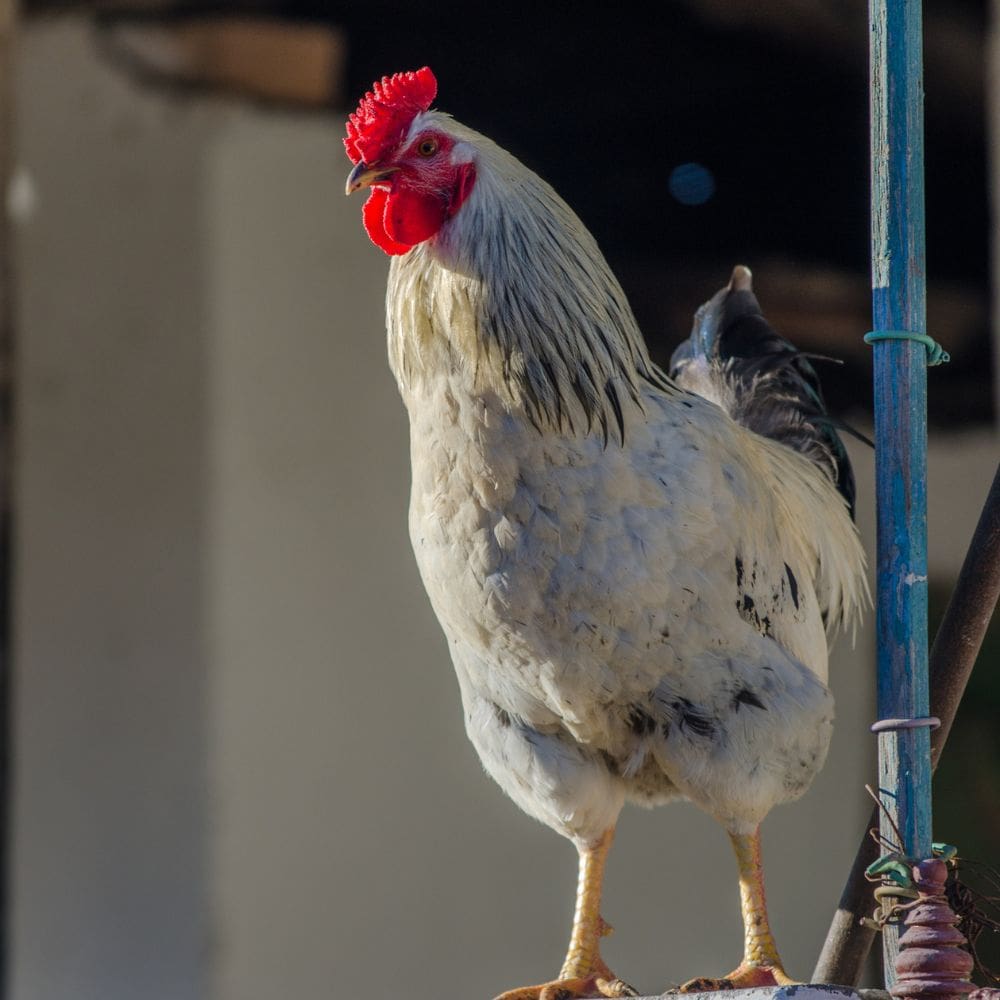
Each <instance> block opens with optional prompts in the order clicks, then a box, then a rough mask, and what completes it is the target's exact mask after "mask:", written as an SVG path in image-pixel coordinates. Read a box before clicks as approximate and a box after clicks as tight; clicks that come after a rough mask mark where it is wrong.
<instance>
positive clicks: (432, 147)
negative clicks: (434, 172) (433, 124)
mask: <svg viewBox="0 0 1000 1000" xmlns="http://www.w3.org/2000/svg"><path fill="white" fill-rule="evenodd" d="M437 151H438V141H437V139H424V141H423V142H422V143H420V145H419V146H418V147H417V152H418V153H420V155H421V156H433V155H434V154H435V153H436V152H437Z"/></svg>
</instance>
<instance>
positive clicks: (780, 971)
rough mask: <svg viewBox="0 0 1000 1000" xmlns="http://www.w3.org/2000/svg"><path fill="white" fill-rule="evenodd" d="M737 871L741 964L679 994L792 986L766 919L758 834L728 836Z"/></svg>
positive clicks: (689, 984) (693, 983)
mask: <svg viewBox="0 0 1000 1000" xmlns="http://www.w3.org/2000/svg"><path fill="white" fill-rule="evenodd" d="M729 839H730V840H731V841H732V844H733V850H734V851H735V852H736V863H737V865H739V870H740V904H741V907H742V910H743V941H744V944H743V961H742V962H740V964H739V965H738V966H737V967H736V968H735V969H733V971H732V972H730V973H729V975H728V976H725V977H723V978H722V979H711V978H700V979H692V980H690V981H689V982H686V983H685V984H684V985H683V986H682V987H681V988H680V991H681V992H682V993H698V992H701V991H703V990H732V989H745V988H747V987H751V986H788V985H790V984H791V983H794V982H795V980H794V979H791V978H790V977H789V976H788V974H787V973H786V972H785V970H784V968H783V967H782V965H781V959H780V958H779V957H778V949H777V947H776V946H775V943H774V935H772V934H771V925H770V923H769V922H768V919H767V901H766V900H765V898H764V871H763V868H762V867H761V862H760V830H759V829H757V830H754V832H753V833H730V834H729Z"/></svg>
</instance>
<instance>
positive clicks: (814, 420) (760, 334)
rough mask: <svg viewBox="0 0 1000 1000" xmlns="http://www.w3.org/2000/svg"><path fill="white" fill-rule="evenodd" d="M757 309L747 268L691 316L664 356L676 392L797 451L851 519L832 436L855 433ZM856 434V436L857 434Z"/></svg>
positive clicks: (846, 477) (846, 480)
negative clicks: (686, 333)
mask: <svg viewBox="0 0 1000 1000" xmlns="http://www.w3.org/2000/svg"><path fill="white" fill-rule="evenodd" d="M808 358H809V356H808V355H805V354H802V353H801V352H800V351H798V350H797V349H796V348H795V347H793V346H792V344H790V343H789V342H788V341H787V340H785V339H784V338H783V337H781V336H779V335H778V334H777V333H776V332H775V331H774V329H773V328H772V327H771V326H770V324H769V323H768V322H767V320H766V319H764V317H763V315H762V314H761V311H760V305H759V304H758V302H757V297H756V296H755V295H754V293H753V287H752V284H751V274H750V269H749V268H747V267H744V266H743V265H737V266H736V267H735V268H734V269H733V275H732V277H731V278H730V280H729V284H728V285H726V287H725V288H722V289H720V290H719V291H718V292H716V293H715V295H713V296H712V298H711V299H709V300H708V302H706V303H705V304H704V305H703V306H701V307H700V308H699V309H698V311H697V312H696V313H695V317H694V326H693V328H692V330H691V336H690V337H688V339H687V340H685V341H684V342H683V343H682V344H681V345H680V346H679V347H678V348H677V350H676V351H674V355H673V357H672V358H671V359H670V376H671V378H672V379H673V380H674V381H675V382H676V383H677V384H678V385H679V386H680V387H681V388H683V389H688V390H690V391H691V392H696V393H698V394H699V395H700V396H704V397H705V398H707V399H710V400H712V401H713V402H714V403H718V404H719V405H720V406H721V407H722V408H723V409H724V410H726V412H727V413H728V414H729V415H730V416H731V417H732V418H733V419H734V420H735V421H737V423H740V424H742V425H743V426H744V427H747V428H749V429H750V430H752V431H755V432H756V433H757V434H761V435H763V436H764V437H767V438H771V439H772V440H774V441H780V442H781V443H782V444H784V445H786V446H787V447H789V448H792V449H794V450H795V451H798V452H800V453H801V454H803V455H805V456H806V457H807V458H809V459H810V460H811V461H812V462H814V463H815V464H816V465H817V466H819V467H820V468H821V469H823V471H824V472H825V473H826V474H827V475H828V476H829V477H830V480H831V482H833V483H834V484H835V485H836V487H837V489H838V490H839V491H840V493H841V494H842V495H843V497H844V499H845V500H846V501H847V504H848V506H849V507H850V510H851V516H852V517H853V516H854V473H853V472H852V471H851V463H850V460H849V459H848V457H847V451H846V450H845V448H844V443H843V442H842V441H841V440H840V436H839V434H838V433H837V431H838V429H839V430H846V431H847V432H848V433H852V434H853V433H855V432H854V431H852V430H851V429H850V428H849V427H846V426H845V425H844V424H842V423H841V422H839V421H837V420H836V419H835V418H833V417H831V416H830V415H829V414H828V413H827V411H826V405H825V403H824V402H823V393H822V390H821V389H820V384H819V377H818V376H817V374H816V371H815V369H814V368H813V366H812V365H811V364H810V363H809V359H808ZM858 436H860V435H858Z"/></svg>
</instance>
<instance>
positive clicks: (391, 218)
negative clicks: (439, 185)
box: [385, 184, 448, 247]
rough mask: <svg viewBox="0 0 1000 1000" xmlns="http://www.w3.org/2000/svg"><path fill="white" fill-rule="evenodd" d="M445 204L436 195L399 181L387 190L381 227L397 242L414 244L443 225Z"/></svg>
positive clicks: (429, 235) (420, 241) (422, 240)
mask: <svg viewBox="0 0 1000 1000" xmlns="http://www.w3.org/2000/svg"><path fill="white" fill-rule="evenodd" d="M447 208H448V206H447V205H446V204H445V203H444V202H443V201H442V200H441V198H440V197H439V196H437V195H435V194H428V193H425V192H418V191H413V190H411V189H409V188H406V187H404V186H403V185H402V184H401V185H400V186H399V187H398V188H397V189H396V190H395V191H390V192H389V199H388V202H387V203H386V207H385V231H386V233H388V234H389V238H390V239H392V240H395V241H396V242H397V243H405V244H407V245H408V246H411V247H412V246H416V245H417V244H418V243H423V242H424V240H429V239H430V238H431V237H432V236H433V235H434V234H435V233H436V232H437V231H438V230H439V229H440V228H441V227H442V226H443V225H444V223H445V221H446V220H447V218H448V215H447Z"/></svg>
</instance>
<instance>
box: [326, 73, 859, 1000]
mask: <svg viewBox="0 0 1000 1000" xmlns="http://www.w3.org/2000/svg"><path fill="white" fill-rule="evenodd" d="M436 92H437V83H436V81H435V78H434V75H433V74H432V73H431V71H430V69H428V68H426V67H425V68H423V69H420V70H417V71H416V72H410V73H397V74H396V75H395V76H392V77H385V78H383V79H382V80H381V81H379V82H376V83H375V84H374V86H373V89H372V90H371V91H370V92H369V93H368V94H366V95H365V97H364V98H363V99H362V100H361V103H360V105H359V107H358V109H357V111H356V112H354V113H353V114H352V115H351V116H350V118H349V121H348V125H347V136H346V139H345V140H344V142H345V147H346V150H347V153H348V156H349V157H350V159H351V161H352V162H353V164H354V169H353V170H351V172H350V176H349V177H348V179H347V193H348V194H350V193H352V192H354V191H358V190H361V189H364V188H367V189H369V194H368V199H367V201H366V202H365V204H364V209H363V221H364V226H365V228H366V230H367V232H368V235H369V237H370V238H371V240H372V241H373V242H374V243H375V245H376V246H378V247H380V248H381V249H382V250H384V251H385V252H386V253H387V254H389V255H390V256H391V257H392V263H391V267H390V270H389V281H388V294H387V307H386V314H387V326H388V349H389V361H390V365H391V368H392V371H393V374H394V375H395V377H396V380H397V382H398V384H399V389H400V392H401V394H402V397H403V400H404V402H405V405H406V408H407V410H408V411H409V417H410V430H411V456H412V473H413V481H412V493H411V499H410V536H411V539H412V543H413V548H414V551H415V554H416V558H417V563H418V565H419V568H420V573H421V576H422V578H423V582H424V585H425V587H426V589H427V593H428V595H429V597H430V600H431V603H432V605H433V607H434V611H435V612H436V614H437V617H438V619H439V620H440V623H441V626H442V628H443V630H444V632H445V635H446V637H447V639H448V642H449V646H450V649H451V655H452V659H453V662H454V667H455V671H456V673H457V675H458V682H459V686H460V688H461V694H462V704H463V707H464V711H465V724H466V730H467V732H468V735H469V738H470V740H471V741H472V743H473V745H474V746H475V748H476V750H477V751H478V753H479V756H480V758H481V760H482V763H483V765H484V767H485V769H486V771H487V772H488V773H489V774H490V775H491V776H492V777H493V778H494V779H495V780H496V781H497V782H498V783H499V784H500V786H501V787H502V788H503V789H504V791H506V792H507V794H508V795H509V796H510V797H511V798H512V799H513V800H514V801H515V802H516V803H517V804H518V805H519V806H520V807H521V808H522V809H523V810H525V812H527V813H529V814H530V815H532V816H534V817H536V818H537V819H539V820H541V821H542V822H543V823H545V824H547V825H548V826H550V827H551V828H552V829H554V830H555V831H556V832H558V833H560V834H562V835H563V836H564V837H567V838H568V839H569V840H571V841H572V842H573V844H574V845H575V846H576V849H577V851H578V852H579V865H580V867H579V887H578V893H577V899H576V910H575V914H574V918H573V925H572V933H571V937H570V943H569V949H568V952H567V955H566V959H565V961H564V963H563V966H562V970H561V972H560V973H559V975H558V976H557V977H556V979H554V980H553V981H551V982H548V983H544V984H541V985H538V986H529V987H524V988H520V989H514V990H510V991H508V992H506V993H504V994H502V996H501V997H500V998H498V1000H566V998H578V997H597V996H603V997H616V996H635V995H636V994H635V991H634V990H633V989H632V988H631V987H629V986H628V985H627V984H626V983H625V982H624V981H623V980H621V979H619V978H618V977H617V976H616V975H614V974H613V973H612V972H611V970H610V969H609V968H608V967H607V965H606V964H605V962H604V960H603V959H602V958H601V954H600V949H599V942H600V939H601V937H602V936H603V935H604V934H606V933H607V932H608V930H609V926H608V925H607V924H606V923H605V921H604V919H603V918H602V916H601V912H600V899H601V888H602V877H603V872H604V867H605V862H606V859H607V856H608V851H609V849H610V847H611V842H612V838H613V835H614V830H615V824H616V821H617V818H618V815H619V812H620V810H621V809H622V806H623V805H624V803H625V802H626V801H628V802H633V803H638V804H640V805H644V806H654V805H659V804H661V803H665V802H668V801H670V800H673V799H679V798H680V799H688V800H690V801H691V802H693V803H695V804H696V805H698V806H700V807H701V808H703V809H705V810H706V811H707V812H709V813H710V814H711V815H712V816H714V817H715V818H716V819H717V820H718V821H719V822H720V823H721V824H722V825H723V826H724V827H725V828H726V830H727V831H728V833H729V837H730V839H731V841H732V845H733V848H734V850H735V853H736V859H737V863H738V869H739V885H740V895H741V902H742V912H743V920H744V928H745V945H744V952H743V959H742V961H741V962H740V964H739V965H738V966H737V967H736V969H734V970H733V971H732V972H730V973H729V974H728V975H726V976H724V977H722V978H718V979H709V978H702V979H695V980H691V981H690V982H689V983H686V984H685V986H684V987H682V989H686V990H695V989H698V990H701V989H714V988H731V987H745V986H752V985H764V984H786V983H789V982H791V981H792V980H790V979H789V977H788V975H787V974H786V972H785V970H784V968H783V966H782V963H781V960H780V958H779V956H778V951H777V949H776V947H775V943H774V938H773V936H772V934H771V931H770V928H769V925H768V918H767V912H766V908H765V901H764V888H763V878H762V870H761V858H760V838H759V826H760V823H761V821H762V820H763V819H764V817H765V816H766V814H767V813H768V811H769V810H770V809H771V807H772V806H774V805H776V804H777V803H779V802H784V801H787V800H789V799H794V798H796V797H798V796H799V795H801V794H802V793H803V792H804V791H805V789H806V788H807V787H808V785H809V783H810V782H811V780H812V778H813V776H814V775H815V774H816V772H817V771H818V770H819V768H820V767H821V766H822V763H823V760H824V757H825V755H826V751H827V746H828V743H829V739H830V732H831V725H832V718H833V702H832V698H831V695H830V692H829V690H828V688H827V684H826V680H827V655H828V643H827V636H828V634H829V633H830V632H831V631H832V630H834V629H836V628H837V627H839V626H840V625H842V624H844V623H850V622H851V621H852V620H855V617H856V614H857V612H858V611H859V610H860V609H861V607H862V605H863V604H864V603H865V602H866V600H867V590H866V584H865V582H864V581H865V578H864V555H863V551H862V548H861V545H860V543H859V539H858V535H857V532H856V530H855V527H854V524H853V520H852V510H851V506H852V501H853V482H852V479H851V472H850V466H849V464H848V461H847V458H846V454H845V453H844V451H843V448H842V446H841V443H840V441H839V439H838V437H837V434H836V430H835V429H834V426H833V424H832V422H831V420H830V419H829V418H828V417H827V416H826V414H825V411H824V407H823V402H822V396H821V394H820V392H819V385H818V382H817V380H816V376H815V372H814V371H813V369H812V367H811V366H810V364H809V362H808V360H806V359H805V358H804V357H803V356H802V355H801V354H799V353H798V352H797V351H795V350H794V348H792V347H791V345H790V344H788V343H787V342H786V341H784V340H783V339H782V338H780V337H779V336H777V334H775V333H774V332H773V331H772V330H771V329H770V327H769V326H768V325H767V324H766V322H765V321H764V319H763V318H762V316H761V314H760V310H759V308H758V306H757V302H756V299H755V298H754V295H753V292H752V289H751V279H750V272H749V271H748V269H746V268H744V267H737V268H736V269H735V270H734V272H733V275H732V279H731V280H730V282H729V285H728V286H727V287H726V288H724V289H722V290H721V291H720V292H719V293H718V294H717V295H716V296H715V297H714V298H713V299H712V300H711V301H710V302H708V303H706V305H705V306H703V307H702V308H701V309H700V310H699V312H698V314H697V316H696V319H695V324H694V330H693V332H692V334H691V337H690V339H689V340H688V341H686V342H685V343H684V344H683V345H682V346H681V348H680V349H679V350H678V351H677V353H676V354H675V357H674V361H673V365H672V372H671V375H670V376H668V375H667V374H666V373H664V372H663V371H662V370H661V369H659V368H658V367H657V366H656V365H654V364H653V362H652V361H651V360H650V357H649V354H648V352H647V349H646V346H645V344H644V341H643V338H642V335H641V334H640V332H639V329H638V326H637V324H636V321H635V318H634V317H633V315H632V311H631V309H630V308H629V305H628V302H627V300H626V298H625V294H624V292H623V291H622V289H621V286H620V285H619V283H618V281H617V280H616V279H615V277H614V275H613V274H612V273H611V270H610V269H609V267H608V265H607V263H606V262H605V260H604V258H603V256H602V255H601V253H600V251H599V250H598V247H597V245H596V243H595V241H594V239H593V237H592V236H591V235H590V233H589V232H588V231H587V230H586V228H585V227H584V226H583V224H582V223H581V222H580V220H579V219H578V218H577V217H576V215H574V214H573V212H572V211H571V210H570V208H569V207H568V206H567V205H566V204H565V202H563V201H562V200H561V199H560V198H559V196H558V195H557V194H556V193H555V192H554V191H553V190H552V188H551V187H549V185H547V184H546V183H545V182H544V181H543V180H541V179H540V178H539V177H538V176H536V175H535V174H534V173H533V172H532V171H530V170H529V169H527V168H526V167H525V166H523V165H522V164H521V163H520V162H519V161H518V160H517V159H515V158H514V157H513V156H511V155H510V154H509V153H507V152H505V151H504V150H502V149H500V148H499V147H498V146H497V145H495V144H494V143H493V142H491V141H490V140H489V139H487V138H485V137H484V136H482V135H480V134H478V133H476V132H474V131H472V130H471V129H469V128H466V127H465V126H464V125H460V124H459V123H457V122H456V121H454V120H453V119H452V118H450V117H449V116H447V115H445V114H443V113H441V112H439V111H436V110H431V103H432V101H433V100H434V97H435V95H436Z"/></svg>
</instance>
